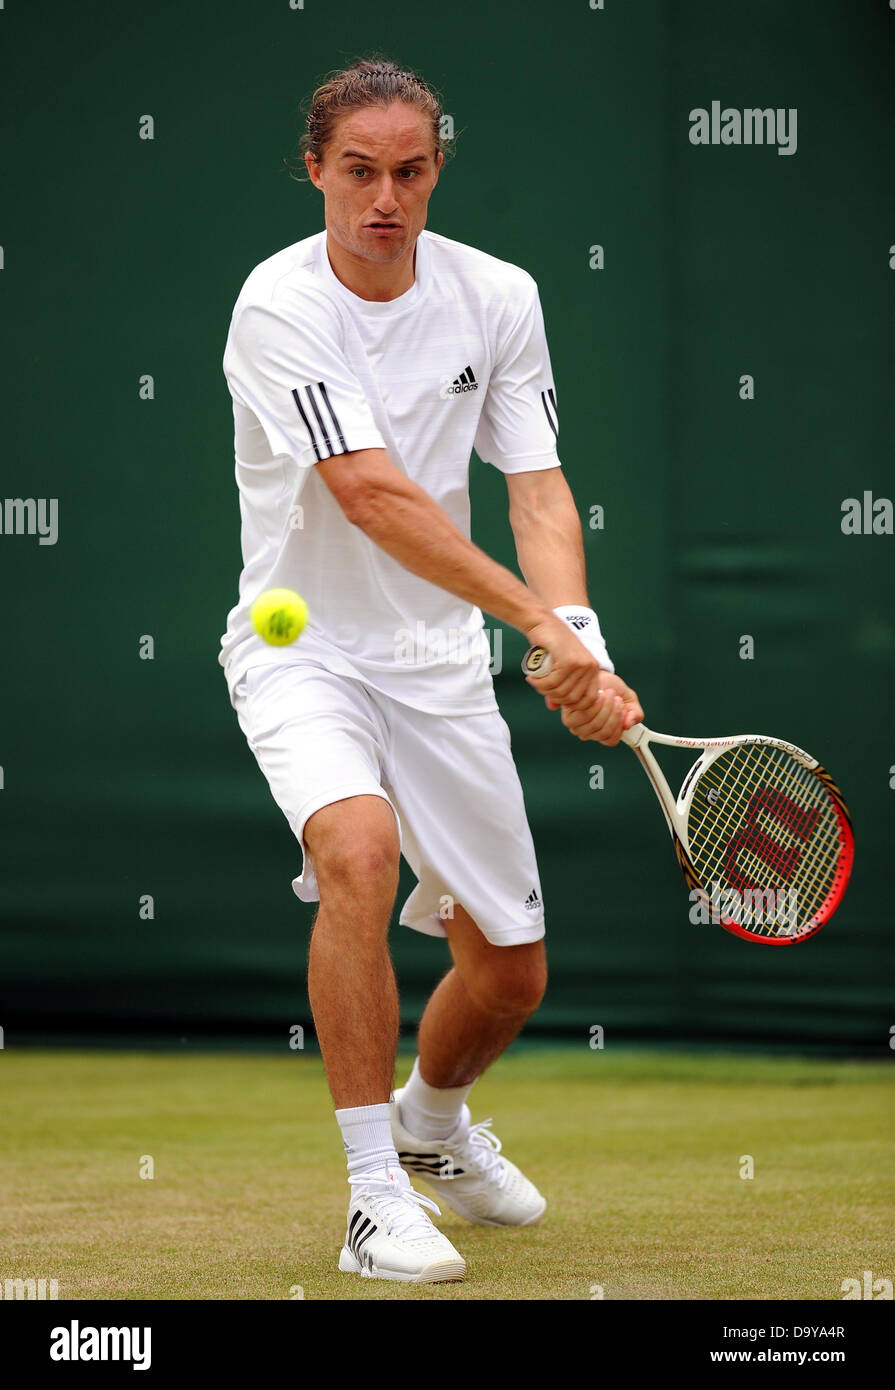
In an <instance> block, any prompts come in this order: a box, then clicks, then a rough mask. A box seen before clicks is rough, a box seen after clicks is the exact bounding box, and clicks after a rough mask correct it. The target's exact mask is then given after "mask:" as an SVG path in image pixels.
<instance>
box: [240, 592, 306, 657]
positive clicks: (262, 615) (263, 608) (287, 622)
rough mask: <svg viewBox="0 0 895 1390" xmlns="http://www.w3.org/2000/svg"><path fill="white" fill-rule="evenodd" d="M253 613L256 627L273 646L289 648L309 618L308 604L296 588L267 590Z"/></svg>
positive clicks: (261, 595)
mask: <svg viewBox="0 0 895 1390" xmlns="http://www.w3.org/2000/svg"><path fill="white" fill-rule="evenodd" d="M251 612H252V626H253V627H254V629H255V631H256V632H257V634H258V636H259V637H263V638H264V641H265V642H269V643H270V645H271V646H272V647H288V646H289V644H290V642H294V641H295V639H296V637H298V636H299V635H300V634H301V633H302V632H303V631H304V627H305V623H306V622H307V621H308V605H307V604H306V603H305V601H304V599H303V598H302V596H301V594H297V593H296V592H295V590H294V589H265V591H264V593H263V594H259V595H258V597H257V598H256V599H255V602H254V603H253V604H252V610H251Z"/></svg>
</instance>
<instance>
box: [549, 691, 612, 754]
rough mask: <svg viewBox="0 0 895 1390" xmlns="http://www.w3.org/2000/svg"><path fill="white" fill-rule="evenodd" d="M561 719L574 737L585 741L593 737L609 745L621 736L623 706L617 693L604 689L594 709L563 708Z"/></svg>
mask: <svg viewBox="0 0 895 1390" xmlns="http://www.w3.org/2000/svg"><path fill="white" fill-rule="evenodd" d="M562 721H563V723H564V724H565V726H566V728H567V729H568V730H569V732H570V733H573V734H574V735H575V737H576V738H580V739H581V740H582V741H585V742H586V741H587V740H590V739H594V740H596V741H597V742H598V743H607V744H609V745H610V746H611V745H612V744H614V743H617V742H618V740H619V739H620V738H621V736H622V731H623V729H624V707H623V705H622V701H621V699H620V697H619V696H618V695H612V694H611V693H609V692H606V691H604V692H602V696H601V699H600V701H599V704H598V705H597V708H596V709H593V708H592V709H591V711H590V712H578V711H574V710H573V711H567V710H565V709H563V714H562Z"/></svg>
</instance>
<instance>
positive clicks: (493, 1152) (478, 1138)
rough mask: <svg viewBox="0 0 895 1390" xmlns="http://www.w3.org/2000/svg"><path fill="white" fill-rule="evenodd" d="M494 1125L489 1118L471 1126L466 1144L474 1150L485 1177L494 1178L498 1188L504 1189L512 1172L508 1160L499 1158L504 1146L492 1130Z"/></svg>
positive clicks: (474, 1155)
mask: <svg viewBox="0 0 895 1390" xmlns="http://www.w3.org/2000/svg"><path fill="white" fill-rule="evenodd" d="M493 1123H494V1120H493V1119H490V1118H489V1119H487V1120H479V1122H478V1124H475V1125H470V1126H469V1134H468V1135H467V1137H466V1143H467V1144H468V1145H469V1147H470V1148H471V1149H472V1150H473V1157H474V1158H475V1161H476V1163H477V1164H478V1165H479V1167H480V1168H481V1169H482V1170H483V1171H484V1173H485V1176H486V1177H488V1178H492V1179H493V1180H494V1181H495V1182H496V1183H497V1186H498V1187H503V1186H504V1184H505V1183H506V1180H507V1174H508V1173H509V1171H510V1170H509V1168H508V1167H507V1165H506V1160H505V1159H503V1158H500V1157H498V1155H499V1154H500V1151H501V1149H502V1148H503V1145H502V1144H501V1142H500V1140H499V1139H498V1137H497V1135H496V1134H494V1133H493V1132H492V1130H491V1128H490V1126H491V1125H493Z"/></svg>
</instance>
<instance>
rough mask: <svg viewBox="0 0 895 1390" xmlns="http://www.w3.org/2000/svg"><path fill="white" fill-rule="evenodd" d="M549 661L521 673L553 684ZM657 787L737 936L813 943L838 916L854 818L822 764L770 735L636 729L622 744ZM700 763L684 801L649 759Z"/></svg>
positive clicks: (689, 869)
mask: <svg viewBox="0 0 895 1390" xmlns="http://www.w3.org/2000/svg"><path fill="white" fill-rule="evenodd" d="M550 665H551V661H550V655H549V653H548V652H547V651H545V649H544V648H543V647H530V648H529V650H528V651H527V652H526V654H525V656H524V658H523V661H522V669H523V671H524V672H525V674H526V675H542V676H544V675H546V674H547V672H548V671H549V670H550ZM622 742H623V743H626V744H627V745H628V747H629V748H631V749H632V750H633V752H634V753H635V754H636V756H637V758H638V759H639V761H640V765H641V767H642V768H643V770H644V772H645V773H646V775H647V777H648V778H649V780H650V782H651V783H652V786H653V790H654V792H655V793H656V796H657V797H658V798H659V804H660V806H661V807H662V811H663V813H664V815H665V820H666V821H667V823H668V829H669V830H670V832H671V837H672V841H673V843H674V850H675V854H676V855H677V859H678V863H679V864H680V867H681V870H682V872H683V875H684V878H685V880H686V882H687V884H688V886H689V888H690V889H691V891H695V893H696V900H697V901H699V902H700V903H701V905H702V907H703V909H704V910H705V911H706V912H707V914H708V916H707V918H706V920H708V921H713V922H718V923H720V925H721V926H723V927H726V928H727V930H728V931H730V932H733V933H734V934H735V935H736V936H741V937H744V938H745V939H746V940H747V941H758V942H761V943H762V944H763V945H765V946H789V945H792V944H793V943H794V942H798V941H807V939H808V937H809V936H813V935H814V933H815V932H817V931H819V930H820V928H821V927H822V926H823V925H824V923H825V922H828V921H829V920H830V918H831V917H832V915H833V913H834V912H835V911H836V909H837V907H838V906H839V904H840V902H841V901H842V895H843V893H844V892H845V887H846V884H847V883H848V880H849V875H850V874H851V869H852V863H853V861H854V853H855V850H854V835H853V833H852V825H851V817H850V816H849V813H848V808H847V807H846V805H845V802H844V800H843V797H842V793H841V792H840V790H839V788H838V787H837V786H836V783H835V782H834V781H833V779H832V777H831V776H830V774H829V773H828V772H827V771H826V769H825V768H823V767H821V765H820V763H819V762H818V761H817V759H816V758H812V757H811V755H810V754H808V753H806V752H805V751H804V750H803V749H801V748H797V747H796V745H795V744H794V743H787V742H786V740H785V739H780V738H769V737H767V736H766V735H765V734H733V735H731V736H730V737H729V738H678V737H676V736H675V735H674V734H657V733H654V732H653V730H652V729H648V728H647V727H646V725H645V724H635V725H634V726H633V727H632V728H630V729H626V730H625V732H624V733H623V734H622ZM653 743H657V744H665V745H667V746H668V747H669V748H695V749H699V750H701V751H700V754H699V757H698V758H697V760H696V762H695V763H694V764H693V766H692V767H691V768H690V771H689V772H688V773H687V775H686V777H685V778H684V781H683V784H682V786H681V790H680V793H679V794H678V797H677V800H675V798H674V796H673V795H672V792H671V790H670V788H669V786H668V783H667V781H666V780H665V777H664V776H663V774H662V771H661V769H660V767H659V764H658V763H657V762H656V759H655V757H654V756H653V753H652V751H651V749H650V745H651V744H653Z"/></svg>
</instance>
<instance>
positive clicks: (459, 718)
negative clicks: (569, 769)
mask: <svg viewBox="0 0 895 1390" xmlns="http://www.w3.org/2000/svg"><path fill="white" fill-rule="evenodd" d="M234 694H235V700H234V704H235V708H236V713H237V717H238V719H239V723H240V726H241V728H242V730H243V733H244V734H245V736H246V738H247V739H248V742H249V747H250V748H251V750H252V752H253V753H254V755H255V757H256V758H257V760H258V764H259V766H260V768H261V771H262V772H263V773H264V775H265V777H266V778H267V780H268V782H269V784H270V789H271V791H272V792H273V795H274V799H275V801H276V802H277V805H278V806H279V807H280V809H281V811H282V812H283V814H284V815H285V816H286V819H287V820H288V822H289V824H290V825H291V827H292V830H293V833H294V835H295V837H296V839H297V840H298V842H299V844H300V845H301V850H302V872H301V873H300V874H299V876H298V878H296V879H294V880H293V883H292V887H293V889H294V891H295V892H296V894H297V895H298V897H299V898H301V899H302V901H303V902H316V901H317V900H318V898H319V896H320V894H319V891H318V886H317V879H316V875H315V873H314V866H313V863H312V862H311V855H310V851H309V850H308V848H307V846H306V845H305V843H304V840H303V838H302V836H303V833H304V827H305V823H306V822H307V820H308V818H309V817H310V816H312V815H313V814H314V812H315V811H319V810H320V808H321V806H328V805H330V804H331V803H332V802H334V801H342V800H344V799H345V797H349V796H379V797H382V798H383V800H385V801H387V802H388V803H389V805H390V806H391V807H392V810H393V811H394V813H395V818H396V820H397V824H398V835H399V839H400V844H401V851H402V853H403V855H404V858H405V859H406V860H407V862H408V863H409V864H410V867H411V868H412V869H413V871H414V873H415V874H416V876H417V879H418V880H419V883H418V885H417V887H416V888H415V889H414V891H413V892H412V893H411V894H410V897H409V898H408V899H407V901H406V903H405V904H404V907H403V909H402V911H401V916H400V921H401V923H402V924H403V925H404V926H408V927H413V928H415V930H417V931H421V932H426V933H427V934H428V935H430V936H446V935H447V932H446V930H445V925H444V918H445V917H446V916H449V914H450V907H451V903H458V904H459V905H460V906H462V907H464V908H465V909H466V911H467V912H468V913H469V915H470V916H471V917H472V918H473V920H474V921H475V922H476V923H477V924H478V926H479V928H480V929H481V931H482V932H483V933H484V935H485V936H486V937H487V939H488V940H489V941H491V942H493V943H494V944H495V945H497V946H513V945H517V944H519V943H521V942H527V941H538V940H540V938H541V937H542V936H543V935H544V907H543V902H542V899H541V885H540V880H539V878H538V868H537V862H536V859H535V851H534V844H533V842H532V837H531V831H530V830H529V826H528V820H527V817H526V814H525V804H524V802H523V798H522V787H521V785H520V783H519V776H518V774H517V772H516V766H515V763H514V762H513V756H512V753H511V751H510V731H509V728H508V726H507V724H506V721H505V720H504V718H503V716H502V715H501V714H500V713H499V711H497V710H493V711H491V712H490V713H486V714H464V715H449V716H448V715H442V714H427V713H424V712H423V711H421V710H417V709H412V708H410V706H408V705H402V704H399V703H398V702H397V701H395V700H392V699H390V698H389V697H388V696H387V695H383V694H381V693H380V692H379V691H375V690H371V689H370V687H369V686H367V685H364V684H363V683H362V682H360V681H356V680H352V679H351V678H350V677H345V676H337V675H333V674H332V673H331V672H330V671H327V670H325V669H324V668H322V667H320V666H313V665H301V664H282V665H276V664H274V665H268V666H254V667H251V668H250V669H249V671H248V672H247V673H246V676H245V679H244V680H243V681H241V682H240V683H239V684H238V686H237V688H236V691H235V692H234Z"/></svg>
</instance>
